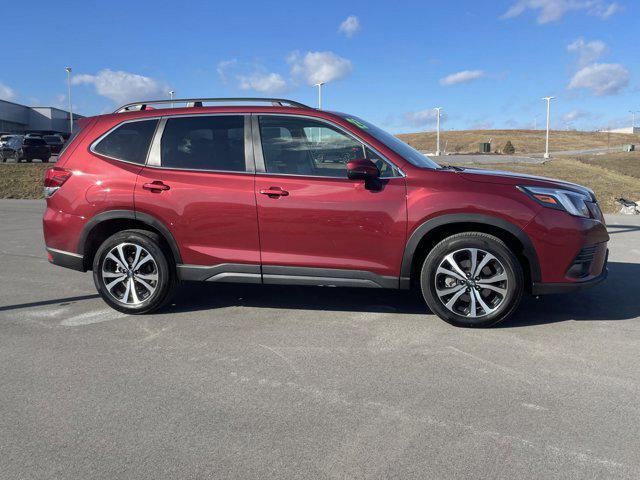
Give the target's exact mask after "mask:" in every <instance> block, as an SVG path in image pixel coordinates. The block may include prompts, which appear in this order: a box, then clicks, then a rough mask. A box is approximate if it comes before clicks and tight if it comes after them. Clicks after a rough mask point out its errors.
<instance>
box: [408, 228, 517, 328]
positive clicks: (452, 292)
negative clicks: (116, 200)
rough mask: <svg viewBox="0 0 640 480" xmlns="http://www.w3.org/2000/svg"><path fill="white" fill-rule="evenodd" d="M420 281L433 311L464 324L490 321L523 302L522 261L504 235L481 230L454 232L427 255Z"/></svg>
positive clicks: (457, 323) (468, 325)
mask: <svg viewBox="0 0 640 480" xmlns="http://www.w3.org/2000/svg"><path fill="white" fill-rule="evenodd" d="M420 286H421V290H422V294H423V296H424V299H425V301H426V302H427V305H428V306H429V308H430V309H431V311H432V312H433V313H435V314H436V315H438V316H439V317H440V318H442V319H443V320H445V321H446V322H449V323H451V324H452V325H455V326H459V327H490V326H493V325H495V324H497V323H498V322H501V321H502V320H504V319H506V318H507V317H508V316H509V315H511V314H512V313H513V312H514V310H515V309H516V308H517V307H518V304H519V303H520V300H521V298H522V293H523V288H524V275H523V272H522V267H521V265H520V263H519V261H518V259H517V257H516V256H515V255H514V253H513V252H512V251H511V249H509V247H508V246H507V245H506V244H505V243H504V242H503V241H502V240H500V239H499V238H497V237H495V236H493V235H489V234H485V233H480V232H467V233H460V234H456V235H452V236H451V237H448V238H445V239H444V240H442V241H441V242H440V243H438V244H437V245H436V246H435V247H434V248H433V249H432V250H431V252H429V254H428V255H427V258H426V259H425V261H424V263H423V266H422V271H421V275H420Z"/></svg>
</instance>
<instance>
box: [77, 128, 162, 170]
mask: <svg viewBox="0 0 640 480" xmlns="http://www.w3.org/2000/svg"><path fill="white" fill-rule="evenodd" d="M161 119H162V117H160V116H158V117H145V118H134V119H131V120H125V121H124V122H120V123H118V124H117V125H114V126H113V127H111V128H110V129H109V130H107V131H106V132H105V133H103V134H102V135H100V136H99V137H98V138H97V139H95V140H94V141H93V142H91V145H89V151H90V152H91V153H93V154H94V155H98V156H100V157H104V158H109V159H111V160H115V161H117V162H122V163H128V164H129V165H138V166H140V167H144V166H145V165H146V164H147V160H148V158H149V152H150V151H151V145H153V141H154V139H155V134H156V132H157V130H158V123H159V121H160V120H161ZM149 120H156V128H155V129H154V132H153V133H152V134H151V141H150V142H149V146H148V147H147V154H146V155H145V158H144V162H143V163H138V162H132V161H131V160H124V159H122V158H117V157H112V156H111V155H105V154H104V153H100V152H96V150H95V148H96V146H97V145H98V144H99V143H100V142H101V141H102V140H104V139H105V138H106V137H107V136H108V135H110V134H111V133H113V132H114V131H115V130H117V129H118V128H120V127H121V126H122V125H124V124H126V123H136V122H147V121H149Z"/></svg>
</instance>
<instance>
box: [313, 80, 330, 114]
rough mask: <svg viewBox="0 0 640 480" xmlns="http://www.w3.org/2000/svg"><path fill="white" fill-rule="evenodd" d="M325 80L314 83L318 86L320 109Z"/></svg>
mask: <svg viewBox="0 0 640 480" xmlns="http://www.w3.org/2000/svg"><path fill="white" fill-rule="evenodd" d="M325 83H327V82H318V83H316V84H315V86H316V87H318V110H322V86H323V85H324V84H325Z"/></svg>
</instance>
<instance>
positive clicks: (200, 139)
mask: <svg viewBox="0 0 640 480" xmlns="http://www.w3.org/2000/svg"><path fill="white" fill-rule="evenodd" d="M160 149H161V156H162V158H161V163H162V166H163V167H167V168H184V169H189V170H219V171H227V172H244V171H246V164H245V156H244V117H243V116H242V115H209V116H207V115H203V116H194V117H182V118H180V117H177V118H170V119H168V120H167V124H166V125H165V127H164V133H163V134H162V141H161V143H160Z"/></svg>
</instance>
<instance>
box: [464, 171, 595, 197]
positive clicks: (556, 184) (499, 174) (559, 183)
mask: <svg viewBox="0 0 640 480" xmlns="http://www.w3.org/2000/svg"><path fill="white" fill-rule="evenodd" d="M460 175H461V176H462V177H463V178H464V179H465V180H469V181H472V182H481V183H497V184H502V185H538V186H540V187H548V188H564V189H565V190H572V191H574V192H578V193H582V194H583V195H587V196H590V197H591V198H592V199H594V200H595V194H594V193H593V190H591V189H590V188H587V187H584V186H582V185H578V184H577V183H571V182H566V181H564V180H558V179H555V178H547V177H539V176H536V175H528V174H526V173H517V172H507V171H503V170H483V169H480V168H465V169H464V170H463V171H462V172H460Z"/></svg>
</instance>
